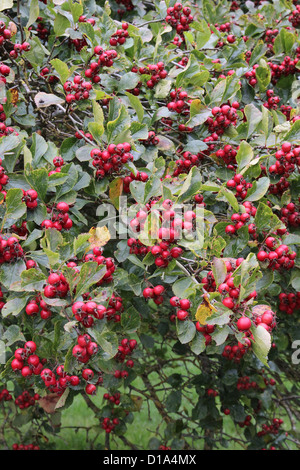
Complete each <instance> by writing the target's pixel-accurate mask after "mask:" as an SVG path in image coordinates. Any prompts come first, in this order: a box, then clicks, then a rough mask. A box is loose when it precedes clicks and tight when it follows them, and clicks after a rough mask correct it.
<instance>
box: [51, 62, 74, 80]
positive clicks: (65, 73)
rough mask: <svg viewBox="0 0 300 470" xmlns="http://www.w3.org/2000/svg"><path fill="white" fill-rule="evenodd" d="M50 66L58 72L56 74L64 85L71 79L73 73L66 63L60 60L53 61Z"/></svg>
mask: <svg viewBox="0 0 300 470" xmlns="http://www.w3.org/2000/svg"><path fill="white" fill-rule="evenodd" d="M50 64H51V65H52V67H53V68H54V69H55V70H56V72H57V73H58V75H59V78H60V81H61V83H62V85H64V83H65V82H66V81H67V79H68V78H69V77H70V75H71V72H70V70H69V68H68V66H67V64H66V63H65V62H63V61H62V60H60V59H52V60H51V61H50Z"/></svg>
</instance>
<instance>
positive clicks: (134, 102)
mask: <svg viewBox="0 0 300 470" xmlns="http://www.w3.org/2000/svg"><path fill="white" fill-rule="evenodd" d="M125 95H126V96H127V97H128V99H129V102H130V104H131V106H132V107H133V109H134V110H135V112H136V115H137V117H138V120H139V121H140V122H142V121H143V118H144V108H143V105H142V103H141V101H140V99H139V98H138V97H137V96H134V95H132V94H131V93H129V92H126V93H125Z"/></svg>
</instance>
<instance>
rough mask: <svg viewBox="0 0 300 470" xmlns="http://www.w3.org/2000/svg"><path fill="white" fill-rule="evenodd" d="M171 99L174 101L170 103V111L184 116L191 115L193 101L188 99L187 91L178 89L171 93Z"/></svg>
mask: <svg viewBox="0 0 300 470" xmlns="http://www.w3.org/2000/svg"><path fill="white" fill-rule="evenodd" d="M170 98H171V100H172V101H170V103H168V105H167V106H168V110H169V111H174V112H176V113H178V114H182V115H183V116H189V114H190V102H191V101H192V100H189V99H188V94H187V92H186V91H183V90H182V88H176V89H175V90H173V91H171V93H170Z"/></svg>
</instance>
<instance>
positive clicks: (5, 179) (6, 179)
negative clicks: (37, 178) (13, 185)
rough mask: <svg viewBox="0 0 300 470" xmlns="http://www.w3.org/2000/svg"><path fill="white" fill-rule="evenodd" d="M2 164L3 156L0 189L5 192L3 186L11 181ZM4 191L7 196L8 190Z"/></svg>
mask: <svg viewBox="0 0 300 470" xmlns="http://www.w3.org/2000/svg"><path fill="white" fill-rule="evenodd" d="M0 106H1V105H0ZM1 165H2V158H0V191H1V192H2V194H3V186H6V185H7V183H8V182H9V177H8V176H7V174H6V171H5V169H4V168H3V166H1ZM4 193H5V194H4V196H6V191H4Z"/></svg>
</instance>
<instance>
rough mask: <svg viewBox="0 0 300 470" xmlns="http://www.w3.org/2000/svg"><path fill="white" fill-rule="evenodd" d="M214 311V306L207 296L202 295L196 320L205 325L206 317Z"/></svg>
mask: <svg viewBox="0 0 300 470" xmlns="http://www.w3.org/2000/svg"><path fill="white" fill-rule="evenodd" d="M216 311H217V310H216V309H215V307H213V306H212V305H211V303H210V302H209V300H208V299H207V297H206V296H204V297H203V302H202V304H200V305H199V307H198V309H197V312H196V320H198V322H199V323H200V324H201V325H206V319H207V318H208V317H210V316H211V315H212V314H213V313H214V312H216Z"/></svg>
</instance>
